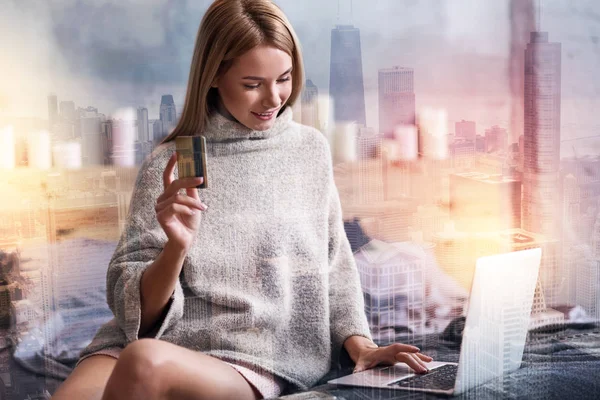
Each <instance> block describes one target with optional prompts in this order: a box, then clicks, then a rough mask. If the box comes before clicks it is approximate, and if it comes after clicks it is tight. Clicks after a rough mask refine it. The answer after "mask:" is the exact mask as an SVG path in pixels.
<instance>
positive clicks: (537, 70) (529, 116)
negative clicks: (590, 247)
mask: <svg viewBox="0 0 600 400" xmlns="http://www.w3.org/2000/svg"><path fill="white" fill-rule="evenodd" d="M560 85H561V45H560V43H550V42H548V33H547V32H531V39H530V43H528V45H527V48H526V49H525V92H524V99H525V100H524V102H525V104H524V105H525V108H524V112H525V113H524V115H525V122H524V145H523V147H524V153H525V154H524V160H523V161H524V165H523V169H524V171H523V215H522V221H523V229H525V230H527V231H530V232H536V233H542V234H545V235H547V236H549V237H555V236H556V235H558V226H559V224H558V222H559V220H560V218H557V215H559V207H558V206H559V192H558V191H557V190H556V188H557V187H558V171H559V163H560V103H561V98H560V94H561V90H560Z"/></svg>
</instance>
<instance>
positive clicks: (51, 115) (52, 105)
mask: <svg viewBox="0 0 600 400" xmlns="http://www.w3.org/2000/svg"><path fill="white" fill-rule="evenodd" d="M57 122H58V99H57V97H56V95H55V94H54V93H51V94H50V95H48V123H49V127H50V128H52V127H53V126H54V124H55V123H57Z"/></svg>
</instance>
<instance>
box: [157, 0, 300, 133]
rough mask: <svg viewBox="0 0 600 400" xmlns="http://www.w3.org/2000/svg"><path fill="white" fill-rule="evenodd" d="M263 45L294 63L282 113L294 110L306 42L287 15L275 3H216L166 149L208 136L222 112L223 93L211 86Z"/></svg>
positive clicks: (203, 24)
mask: <svg viewBox="0 0 600 400" xmlns="http://www.w3.org/2000/svg"><path fill="white" fill-rule="evenodd" d="M259 45H269V46H273V47H276V48H277V49H279V50H281V51H284V52H286V53H287V54H288V55H289V56H290V57H291V58H292V68H293V70H292V72H291V74H292V93H291V95H290V97H289V99H288V100H287V102H286V104H285V105H284V107H282V111H283V109H284V108H285V107H290V106H292V105H293V104H294V102H295V101H296V100H297V98H298V96H299V95H300V92H301V91H302V85H303V82H304V65H303V61H302V52H301V49H300V42H299V41H298V38H297V37H296V33H295V32H294V29H293V28H292V25H291V24H290V22H289V20H288V19H287V17H286V16H285V14H284V13H283V11H281V9H280V8H279V7H278V6H277V5H276V4H275V3H273V2H272V1H271V0H215V1H214V2H213V3H212V4H211V5H210V7H209V8H208V10H207V11H206V14H204V17H203V18H202V22H201V23H200V28H199V29H198V34H197V36H196V44H195V46H194V55H193V57H192V65H191V68H190V76H189V80H188V86H187V93H186V96H185V104H184V106H183V111H182V112H181V117H180V119H179V122H178V123H177V126H176V127H175V129H174V130H173V132H172V133H171V134H170V135H168V136H167V137H166V138H165V139H164V140H163V143H165V142H169V141H171V140H173V139H174V138H175V137H177V136H179V135H182V136H186V135H194V134H196V133H201V132H203V131H204V129H205V127H206V123H207V121H208V118H209V116H210V114H211V113H212V112H214V111H215V109H216V107H217V99H218V92H217V88H213V87H211V84H212V83H213V82H214V81H215V79H216V78H217V77H218V76H221V75H222V74H224V73H226V72H227V70H228V69H229V68H230V67H231V65H232V63H233V61H234V59H235V58H237V57H239V56H241V55H243V54H244V53H246V52H247V51H249V50H251V49H253V48H254V47H256V46H259Z"/></svg>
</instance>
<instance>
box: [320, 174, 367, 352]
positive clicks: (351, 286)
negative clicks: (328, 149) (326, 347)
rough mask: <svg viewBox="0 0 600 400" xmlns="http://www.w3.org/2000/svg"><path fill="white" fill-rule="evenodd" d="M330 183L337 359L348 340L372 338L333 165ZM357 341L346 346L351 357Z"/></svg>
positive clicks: (332, 308)
mask: <svg viewBox="0 0 600 400" xmlns="http://www.w3.org/2000/svg"><path fill="white" fill-rule="evenodd" d="M328 186H329V187H328V188H327V190H328V212H329V217H328V220H329V223H328V226H329V227H328V229H329V311H330V324H331V325H330V327H331V342H332V353H333V354H332V357H333V360H334V361H337V360H339V355H340V351H341V350H342V346H343V345H344V343H345V342H346V339H348V338H350V337H351V336H360V337H363V338H364V340H366V341H368V342H370V343H372V337H371V332H370V331H369V324H368V322H367V317H366V315H365V309H364V298H363V293H362V289H361V285H360V278H359V275H358V270H357V269H356V262H355V261H354V255H353V254H352V250H351V248H350V243H349V242H348V237H347V236H346V232H345V230H344V222H343V220H342V209H341V204H340V199H339V194H338V191H337V188H336V186H335V182H334V179H333V169H332V168H331V164H330V167H329V180H328ZM355 340H356V339H353V340H351V341H350V344H349V347H350V349H349V348H348V347H346V350H352V351H353V353H350V354H349V355H350V356H352V354H354V353H355V352H354V347H353V343H354V342H355Z"/></svg>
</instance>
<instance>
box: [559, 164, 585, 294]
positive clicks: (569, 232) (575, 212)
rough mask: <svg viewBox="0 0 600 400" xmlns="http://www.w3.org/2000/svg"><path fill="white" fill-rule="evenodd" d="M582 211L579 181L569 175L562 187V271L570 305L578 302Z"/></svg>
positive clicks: (564, 179)
mask: <svg viewBox="0 0 600 400" xmlns="http://www.w3.org/2000/svg"><path fill="white" fill-rule="evenodd" d="M580 209H581V190H580V188H579V184H578V183H577V179H576V178H575V176H573V174H570V173H569V174H567V175H566V176H565V177H564V178H563V185H562V227H561V230H562V251H563V256H562V257H563V258H562V269H563V271H564V274H563V276H565V277H566V279H567V282H568V285H567V288H568V293H567V294H566V298H567V300H568V304H578V303H575V301H576V300H577V298H576V292H577V272H578V266H579V265H580V264H581V262H582V260H581V257H580V255H579V252H578V251H577V249H578V247H579V246H580V245H581V243H580V241H579V238H578V234H577V231H576V230H577V229H578V226H579V217H580V214H581V212H580Z"/></svg>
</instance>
